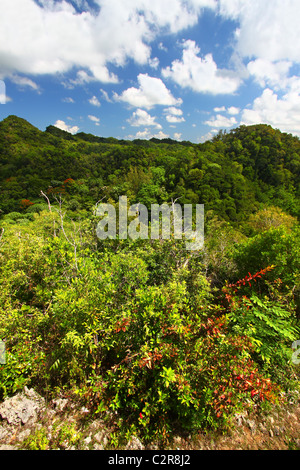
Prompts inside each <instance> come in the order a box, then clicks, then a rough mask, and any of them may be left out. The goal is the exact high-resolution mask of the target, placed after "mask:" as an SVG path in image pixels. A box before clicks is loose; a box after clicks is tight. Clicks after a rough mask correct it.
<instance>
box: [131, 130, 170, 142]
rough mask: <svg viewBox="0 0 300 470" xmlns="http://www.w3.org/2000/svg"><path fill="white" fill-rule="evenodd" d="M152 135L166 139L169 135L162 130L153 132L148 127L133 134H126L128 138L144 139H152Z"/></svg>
mask: <svg viewBox="0 0 300 470" xmlns="http://www.w3.org/2000/svg"><path fill="white" fill-rule="evenodd" d="M153 137H154V138H155V139H167V138H168V137H170V136H169V135H168V134H165V133H164V132H163V131H159V132H158V133H156V134H154V133H153V132H151V130H149V129H145V130H144V131H139V132H137V133H136V134H135V135H129V136H127V138H128V139H145V140H149V139H152V138H153Z"/></svg>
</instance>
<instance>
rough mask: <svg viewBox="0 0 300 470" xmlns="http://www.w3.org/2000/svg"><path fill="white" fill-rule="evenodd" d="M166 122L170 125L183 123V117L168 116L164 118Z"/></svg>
mask: <svg viewBox="0 0 300 470" xmlns="http://www.w3.org/2000/svg"><path fill="white" fill-rule="evenodd" d="M166 120H167V121H168V122H170V123H171V124H177V123H179V122H184V121H185V119H184V117H178V116H173V115H172V114H168V115H167V116H166Z"/></svg>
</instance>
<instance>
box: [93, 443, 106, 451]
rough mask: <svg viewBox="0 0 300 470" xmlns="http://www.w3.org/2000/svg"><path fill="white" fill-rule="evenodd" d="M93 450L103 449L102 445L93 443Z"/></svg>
mask: <svg viewBox="0 0 300 470" xmlns="http://www.w3.org/2000/svg"><path fill="white" fill-rule="evenodd" d="M93 450H104V447H103V446H102V445H101V444H97V443H95V444H94V446H93Z"/></svg>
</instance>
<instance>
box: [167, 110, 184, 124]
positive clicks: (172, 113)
mask: <svg viewBox="0 0 300 470" xmlns="http://www.w3.org/2000/svg"><path fill="white" fill-rule="evenodd" d="M164 113H165V114H166V120H167V121H168V122H169V123H171V124H177V123H179V122H184V121H185V119H184V117H183V116H182V114H183V112H182V110H181V109H179V108H175V107H174V106H171V107H170V108H167V109H165V110H164Z"/></svg>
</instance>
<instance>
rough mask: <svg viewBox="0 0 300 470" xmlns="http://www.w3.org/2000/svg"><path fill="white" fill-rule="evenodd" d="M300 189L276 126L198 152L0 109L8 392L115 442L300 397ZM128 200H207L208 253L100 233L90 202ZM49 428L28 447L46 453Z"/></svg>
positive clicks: (188, 428) (296, 149)
mask: <svg viewBox="0 0 300 470" xmlns="http://www.w3.org/2000/svg"><path fill="white" fill-rule="evenodd" d="M299 182H300V140H299V138H298V137H295V136H293V135H291V134H287V133H283V132H281V131H279V130H277V129H274V128H272V127H271V126H269V125H264V124H259V125H252V126H244V125H241V126H240V127H238V128H236V129H233V130H230V131H228V132H226V131H220V132H219V133H218V134H216V135H215V136H214V137H213V138H212V139H211V140H209V141H206V142H204V143H197V144H196V143H193V142H189V141H175V140H172V139H169V138H167V139H161V140H160V139H156V138H152V139H150V140H139V139H136V140H118V139H116V138H112V137H111V138H107V137H98V136H95V135H92V134H86V133H83V132H81V133H77V134H70V133H68V132H66V131H63V130H60V129H58V128H57V127H54V126H51V125H50V126H48V127H47V128H46V129H45V130H44V131H41V130H39V129H38V128H36V127H34V126H33V125H31V124H30V123H29V122H28V121H26V120H24V119H22V118H21V117H18V116H9V117H7V118H5V119H4V120H3V121H2V122H1V123H0V286H1V288H0V342H1V344H2V349H1V351H2V356H4V353H5V360H4V358H3V357H2V361H1V363H0V402H4V401H5V400H7V399H8V398H9V397H12V396H14V395H15V394H16V393H18V392H20V391H22V390H23V389H24V387H27V389H34V390H35V391H36V392H37V393H38V394H40V395H41V396H42V397H44V399H45V400H46V401H47V402H50V401H51V400H53V399H54V398H57V397H60V398H66V397H67V398H68V399H72V400H73V401H74V402H75V403H77V404H78V406H79V407H84V408H85V409H86V410H88V413H87V415H88V416H89V417H90V418H89V419H97V418H99V419H101V420H103V422H104V423H107V426H109V427H110V429H111V434H110V437H109V438H108V440H107V443H106V448H109V449H112V448H120V449H121V448H122V446H124V445H125V444H124V443H126V442H127V441H128V438H129V437H130V436H135V437H136V438H138V439H139V441H140V442H142V443H143V445H144V446H147V445H151V443H157V446H159V448H168V446H170V445H171V444H170V443H171V442H172V438H173V437H174V436H176V435H181V436H185V435H190V436H196V435H197V433H199V432H214V433H225V434H226V432H229V431H230V430H231V429H232V428H233V427H234V422H235V421H234V419H235V418H236V416H237V415H238V414H240V413H244V412H245V411H247V412H249V413H256V415H257V414H258V415H259V414H262V413H268V412H269V411H270V410H272V409H273V408H274V407H284V406H286V405H288V404H289V403H291V402H294V403H299V391H300V388H299V377H300V369H299V363H300V322H299V320H300V225H299V217H300V204H299V202H300V187H299ZM122 196H126V197H127V203H128V207H129V206H132V205H134V204H143V205H144V206H146V208H147V209H148V210H149V211H150V210H151V206H152V204H159V205H163V204H167V205H168V206H169V207H172V204H174V202H176V203H177V204H180V205H182V206H184V205H185V204H190V205H193V207H196V206H197V205H203V206H204V244H203V247H202V248H201V249H199V250H195V251H193V250H187V249H186V243H185V239H184V234H183V236H182V238H181V239H179V238H176V237H175V236H174V234H173V233H172V231H171V233H170V237H169V238H163V237H162V236H159V237H157V238H156V239H151V237H149V238H148V239H145V238H143V237H136V238H135V239H131V238H130V237H128V238H122V237H119V236H118V232H117V236H116V237H115V238H110V237H107V238H106V239H100V238H99V237H98V236H97V225H98V223H99V221H100V217H99V215H98V212H97V208H98V207H99V205H100V204H103V203H105V204H110V205H111V206H113V207H114V208H115V209H116V211H117V212H118V204H119V198H120V197H122ZM150 223H151V222H150V221H149V225H150ZM149 228H150V227H149ZM39 432H40V434H39V436H40V437H38V436H35V440H34V441H33V438H31V440H30V439H28V442H27V445H28V446H29V448H32V447H34V445H35V446H36V447H37V448H51V443H49V441H47V439H46V438H47V436H46V434H45V435H44V436H42V437H43V439H42V438H41V430H39ZM299 437H300V436H299ZM38 441H39V442H40V444H39V445H38V444H37V442H38ZM33 442H34V444H33ZM41 442H43V443H44V444H43V445H44V447H42V444H41ZM30 446H31V447H30Z"/></svg>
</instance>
